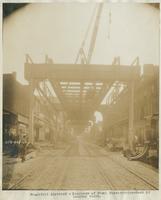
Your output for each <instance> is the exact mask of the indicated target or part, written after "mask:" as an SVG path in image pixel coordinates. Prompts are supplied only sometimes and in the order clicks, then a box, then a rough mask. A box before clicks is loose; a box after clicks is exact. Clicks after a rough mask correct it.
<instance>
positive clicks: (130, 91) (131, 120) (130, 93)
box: [128, 81, 134, 152]
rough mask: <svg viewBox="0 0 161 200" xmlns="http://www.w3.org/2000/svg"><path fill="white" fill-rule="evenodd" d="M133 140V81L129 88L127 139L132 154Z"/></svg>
mask: <svg viewBox="0 0 161 200" xmlns="http://www.w3.org/2000/svg"><path fill="white" fill-rule="evenodd" d="M133 140H134V81H131V83H130V87H129V137H128V144H129V148H130V150H131V151H132V152H133V150H134V147H133Z"/></svg>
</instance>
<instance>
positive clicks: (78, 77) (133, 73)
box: [25, 63, 140, 82]
mask: <svg viewBox="0 0 161 200" xmlns="http://www.w3.org/2000/svg"><path fill="white" fill-rule="evenodd" d="M139 75H140V66H133V67H130V66H128V65H99V64H98V65H97V64H51V63H44V64H33V63H25V78H26V79H27V80H31V79H45V78H48V79H54V80H57V81H71V82H72V81H79V82H80V81H88V82H90V81H104V82H109V81H116V80H117V81H131V80H132V79H133V80H136V79H138V78H139Z"/></svg>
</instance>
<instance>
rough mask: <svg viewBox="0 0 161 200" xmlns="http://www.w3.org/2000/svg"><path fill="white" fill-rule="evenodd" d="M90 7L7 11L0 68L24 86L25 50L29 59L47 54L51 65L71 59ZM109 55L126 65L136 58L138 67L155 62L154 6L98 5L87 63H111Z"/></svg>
mask: <svg viewBox="0 0 161 200" xmlns="http://www.w3.org/2000/svg"><path fill="white" fill-rule="evenodd" d="M95 6H96V3H52V4H51V3H34V4H29V5H27V6H25V7H24V8H22V9H20V10H18V11H16V12H14V13H13V14H11V15H10V16H9V17H7V18H6V19H5V20H4V23H3V66H4V67H3V72H4V73H9V72H12V71H16V72H17V80H19V81H20V82H21V83H23V84H26V83H27V82H26V81H25V79H24V62H25V54H29V55H30V56H31V58H32V59H33V62H39V63H41V62H44V60H45V55H46V54H48V56H49V57H51V58H52V59H53V61H54V62H55V63H74V61H75V59H76V55H77V52H78V50H79V48H80V45H81V42H82V40H83V38H84V36H85V32H86V30H87V27H88V23H89V20H90V17H91V15H92V12H93V9H94V8H95ZM109 12H111V26H110V27H109ZM109 31H110V39H109V38H108V32H109ZM91 33H92V29H91V31H90V33H89V36H88V38H87V42H86V45H85V50H86V53H87V49H88V47H89V41H90V38H91ZM115 56H120V60H121V64H128V65H130V64H131V63H132V61H133V60H134V59H135V58H136V57H137V56H139V58H140V63H141V65H143V64H158V63H159V9H156V8H154V7H152V6H149V5H147V4H140V3H139V4H138V3H105V4H104V7H103V10H102V13H101V18H100V25H99V30H98V35H97V39H96V44H95V49H94V52H93V56H92V60H91V63H93V64H111V63H112V61H113V59H114V57H115Z"/></svg>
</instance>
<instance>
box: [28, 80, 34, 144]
mask: <svg viewBox="0 0 161 200" xmlns="http://www.w3.org/2000/svg"><path fill="white" fill-rule="evenodd" d="M29 87H30V89H29V90H30V106H29V142H30V143H31V144H33V143H34V110H33V108H34V81H33V80H31V81H30V83H29Z"/></svg>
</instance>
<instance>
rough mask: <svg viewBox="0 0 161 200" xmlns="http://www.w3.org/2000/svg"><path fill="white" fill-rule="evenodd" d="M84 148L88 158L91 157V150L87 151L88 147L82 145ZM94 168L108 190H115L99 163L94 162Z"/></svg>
mask: <svg viewBox="0 0 161 200" xmlns="http://www.w3.org/2000/svg"><path fill="white" fill-rule="evenodd" d="M83 146H84V148H85V149H86V151H87V152H88V153H89V155H90V156H93V152H91V150H89V147H87V146H85V145H83ZM94 162H95V164H96V165H95V166H96V168H97V170H98V171H99V173H100V174H101V176H102V178H103V180H104V181H105V183H106V184H107V185H108V186H109V188H110V190H116V187H115V186H114V184H113V183H112V181H111V180H110V178H109V177H108V176H107V174H105V173H104V169H103V168H102V166H101V165H100V163H99V162H98V161H97V160H95V161H94Z"/></svg>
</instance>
